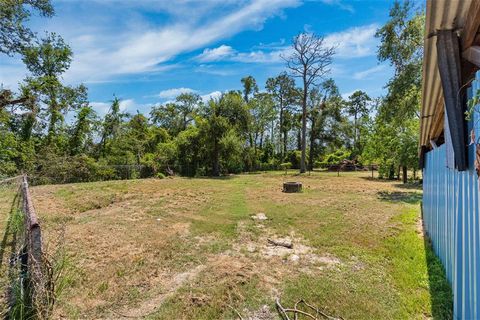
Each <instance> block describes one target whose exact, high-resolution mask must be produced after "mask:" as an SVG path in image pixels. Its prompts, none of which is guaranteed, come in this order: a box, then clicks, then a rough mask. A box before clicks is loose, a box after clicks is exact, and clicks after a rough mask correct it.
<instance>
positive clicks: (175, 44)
mask: <svg viewBox="0 0 480 320" xmlns="http://www.w3.org/2000/svg"><path fill="white" fill-rule="evenodd" d="M163 2H164V1H159V3H157V2H156V1H147V2H145V3H139V2H135V3H137V4H138V6H136V7H135V6H134V5H133V4H132V3H129V2H128V1H104V2H102V1H97V2H94V3H93V4H92V8H91V9H89V10H90V11H89V12H87V13H90V14H91V15H92V17H89V16H86V17H83V16H82V17H83V18H85V19H89V20H88V21H84V20H85V19H81V18H82V17H76V18H77V19H73V18H72V17H71V16H61V17H58V18H53V19H51V20H49V22H48V26H45V25H43V26H39V28H41V29H42V30H43V29H45V28H46V27H47V28H48V29H49V30H52V31H57V32H59V33H60V34H62V36H64V38H65V39H66V40H67V42H68V43H70V44H71V46H72V49H73V52H74V59H73V62H72V65H71V68H70V70H68V71H67V72H66V74H65V79H66V80H67V82H69V83H78V82H99V81H106V80H107V81H108V80H110V79H112V78H117V79H118V77H119V76H125V75H135V74H145V73H152V72H162V71H165V69H166V68H167V69H168V68H169V65H168V63H169V62H171V61H172V60H173V59H174V58H175V57H176V56H178V55H180V54H182V53H187V52H191V51H193V50H197V49H200V48H204V47H205V46H208V45H209V44H212V43H215V42H218V41H219V40H222V39H226V38H229V37H231V36H233V35H235V34H238V33H239V32H242V31H245V30H260V29H261V28H263V25H264V23H265V21H266V20H267V19H269V18H270V17H272V16H277V15H279V14H281V13H282V10H283V9H285V8H289V7H296V6H298V5H300V4H301V3H300V0H269V1H267V0H252V1H248V2H246V1H229V0H227V1H225V2H224V3H222V6H218V5H215V2H214V1H182V2H177V1H175V2H174V4H173V2H172V4H168V5H167V4H162V3H163ZM139 7H148V8H150V7H151V8H152V10H153V11H152V12H161V13H167V14H168V15H170V16H168V19H162V20H161V22H156V23H157V24H154V23H153V22H152V20H148V19H147V18H145V17H143V16H142V14H141V11H142V10H138V8H139ZM95 9H98V10H95ZM120 9H121V10H120ZM102 10H103V11H102ZM107 10H110V12H113V11H114V10H117V11H114V12H117V13H118V14H119V15H120V17H117V20H114V19H115V18H114V17H113V16H114V14H113V13H112V14H109V15H105V17H104V16H101V15H100V14H101V13H102V12H103V13H105V12H106V11H107ZM212 10H213V11H212ZM92 11H94V12H92ZM144 11H145V10H144ZM127 13H128V15H127ZM193 13H194V14H193ZM85 14H86V13H85V12H83V15H85ZM94 17H97V19H95V20H94ZM55 19H56V20H55ZM80 21H82V22H81V23H80ZM67 22H68V23H67ZM89 22H91V23H89ZM113 25H115V28H113V27H112V26H113ZM217 49H218V48H217ZM222 50H224V52H223V53H225V50H227V51H228V46H225V47H223V48H221V49H220V52H218V50H217V52H210V54H211V55H212V54H215V53H217V54H218V53H222V52H221V51H222ZM1 65H2V64H1V63H0V67H1ZM9 81H10V82H11V80H9Z"/></svg>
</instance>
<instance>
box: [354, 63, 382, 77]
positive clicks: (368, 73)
mask: <svg viewBox="0 0 480 320" xmlns="http://www.w3.org/2000/svg"><path fill="white" fill-rule="evenodd" d="M384 69H385V65H378V66H375V67H372V68H369V69H366V70H363V71H359V72H355V73H354V74H353V78H354V79H355V80H364V79H367V78H369V76H371V75H372V74H375V73H378V72H380V71H383V70H384Z"/></svg>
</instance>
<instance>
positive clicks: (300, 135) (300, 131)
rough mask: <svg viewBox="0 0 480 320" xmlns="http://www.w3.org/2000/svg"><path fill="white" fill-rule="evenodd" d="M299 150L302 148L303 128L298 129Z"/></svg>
mask: <svg viewBox="0 0 480 320" xmlns="http://www.w3.org/2000/svg"><path fill="white" fill-rule="evenodd" d="M297 150H302V128H300V127H298V130H297Z"/></svg>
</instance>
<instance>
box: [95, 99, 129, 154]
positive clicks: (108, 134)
mask: <svg viewBox="0 0 480 320" xmlns="http://www.w3.org/2000/svg"><path fill="white" fill-rule="evenodd" d="M126 117H127V114H125V113H122V112H120V99H118V98H117V97H115V96H114V97H113V101H112V106H111V107H110V110H109V112H108V113H107V114H106V115H105V118H104V120H103V124H102V132H101V139H100V155H102V156H103V157H105V156H106V152H107V150H106V147H107V142H108V141H109V140H114V139H116V138H117V137H118V135H119V133H120V128H121V126H122V124H123V122H124V119H125V118H126Z"/></svg>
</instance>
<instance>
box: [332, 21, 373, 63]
mask: <svg viewBox="0 0 480 320" xmlns="http://www.w3.org/2000/svg"><path fill="white" fill-rule="evenodd" d="M377 29H378V25H376V24H371V25H366V26H361V27H354V28H350V29H347V30H345V31H342V32H337V33H332V34H330V35H327V36H326V37H325V44H326V45H327V46H335V47H336V51H335V52H336V53H335V57H339V58H359V57H365V56H371V55H374V54H375V50H376V48H377V44H378V39H376V38H375V32H376V31H377Z"/></svg>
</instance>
